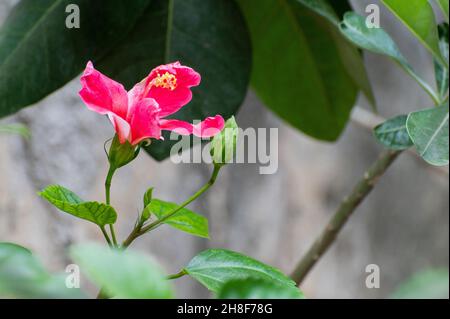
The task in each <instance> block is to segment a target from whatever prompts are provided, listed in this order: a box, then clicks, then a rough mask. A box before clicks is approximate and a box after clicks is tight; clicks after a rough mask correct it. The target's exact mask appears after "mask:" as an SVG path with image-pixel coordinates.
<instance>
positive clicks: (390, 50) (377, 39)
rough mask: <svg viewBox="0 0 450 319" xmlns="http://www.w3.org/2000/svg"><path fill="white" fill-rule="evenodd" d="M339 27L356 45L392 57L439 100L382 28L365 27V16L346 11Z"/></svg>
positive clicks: (434, 98)
mask: <svg viewBox="0 0 450 319" xmlns="http://www.w3.org/2000/svg"><path fill="white" fill-rule="evenodd" d="M339 27H340V30H341V32H342V34H344V35H345V36H346V37H347V38H348V39H349V40H350V41H351V42H353V43H354V44H356V45H357V46H359V47H361V48H363V49H366V50H369V51H371V52H374V53H378V54H384V55H386V56H388V57H390V58H392V59H393V60H394V61H395V62H397V63H398V64H399V65H400V66H401V67H402V68H403V70H405V72H406V73H408V74H409V75H410V76H411V77H412V78H413V79H414V80H416V81H417V83H418V84H419V85H420V86H421V87H422V88H423V89H424V90H425V91H426V92H427V93H428V94H429V95H430V96H431V97H432V98H433V100H435V101H438V100H439V98H438V97H437V96H436V94H435V93H434V91H433V90H432V89H431V88H430V86H429V85H428V84H427V83H426V82H425V81H423V80H422V79H421V78H420V77H419V76H418V75H417V74H416V73H415V71H414V70H413V69H412V67H411V66H410V65H409V63H408V61H407V60H406V59H405V57H404V56H403V55H402V54H401V52H400V50H399V49H398V47H397V45H396V44H395V42H394V41H393V40H392V38H391V37H390V36H389V34H387V33H386V32H385V31H384V30H383V29H382V28H369V27H367V25H366V21H365V18H364V17H362V16H360V15H358V14H356V13H354V12H347V13H346V14H345V15H344V20H343V21H342V22H341V24H340V26H339Z"/></svg>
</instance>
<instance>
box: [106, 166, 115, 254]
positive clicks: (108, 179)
mask: <svg viewBox="0 0 450 319" xmlns="http://www.w3.org/2000/svg"><path fill="white" fill-rule="evenodd" d="M115 171H116V169H115V168H113V167H112V166H110V167H109V170H108V175H107V176H106V180H105V197H106V205H110V204H111V181H112V178H113V176H114V173H115ZM109 230H110V232H111V237H112V242H113V244H114V246H115V247H117V239H116V232H115V231H114V225H113V224H109Z"/></svg>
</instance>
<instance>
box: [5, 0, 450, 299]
mask: <svg viewBox="0 0 450 319" xmlns="http://www.w3.org/2000/svg"><path fill="white" fill-rule="evenodd" d="M16 2H17V1H16V0H2V1H0V23H1V22H2V21H3V20H4V18H5V17H6V15H7V13H8V11H9V9H10V8H11V7H12V5H14V3H16ZM372 2H375V3H377V2H376V1H372ZM368 3H369V1H353V4H354V6H355V8H356V9H357V10H359V11H361V12H363V9H364V7H365V5H366V4H368ZM380 7H381V6H380ZM381 20H382V26H383V27H384V28H385V29H387V30H388V31H389V33H390V34H391V35H392V36H393V37H394V38H395V39H396V40H397V41H398V42H399V46H400V48H401V50H402V52H403V53H404V54H405V55H406V57H407V58H408V59H409V60H410V62H411V63H412V64H413V65H414V67H415V68H416V69H417V71H418V72H419V74H421V75H423V77H424V78H425V79H427V80H428V81H430V82H431V83H432V81H433V74H432V61H431V59H430V56H429V55H428V53H427V52H426V51H425V49H423V48H422V47H421V46H420V45H418V43H417V42H416V40H415V39H414V38H413V37H412V36H411V35H410V34H409V33H408V31H407V30H406V29H405V28H404V27H403V26H401V25H400V24H398V23H397V22H396V21H395V20H394V18H393V17H392V15H391V14H390V13H388V12H386V11H385V10H383V8H382V15H381ZM366 64H367V68H368V71H369V76H370V79H371V81H372V83H373V87H374V91H375V95H376V97H377V100H378V105H379V110H380V113H381V114H382V115H383V116H384V117H390V116H393V115H396V114H399V113H406V112H409V111H412V110H416V109H419V108H422V107H425V106H428V105H429V104H430V101H429V100H428V97H427V96H426V95H425V94H424V93H422V91H421V90H420V89H419V87H418V86H417V85H416V84H415V82H413V81H412V80H410V78H409V77H408V76H407V75H405V74H404V73H403V72H402V71H401V70H400V69H399V68H397V67H396V66H395V65H394V63H392V62H390V61H388V60H387V59H385V58H384V57H381V56H376V55H372V54H366ZM78 83H79V82H78V79H76V80H74V81H72V82H70V83H69V84H68V85H66V86H65V87H64V88H62V89H61V90H59V91H58V92H56V93H54V94H52V95H50V96H49V97H47V98H46V99H44V100H42V101H41V102H39V103H37V104H36V105H34V106H33V107H30V108H27V109H24V110H23V111H21V112H19V113H17V114H16V115H14V116H11V117H9V118H6V119H3V120H2V121H1V122H2V123H7V122H22V123H24V124H26V125H28V127H29V128H30V130H31V132H32V138H31V140H29V141H24V140H23V139H22V138H20V137H17V136H11V135H0V240H1V241H12V242H17V243H20V244H22V245H25V246H27V247H30V248H31V249H32V250H33V251H34V252H35V254H36V255H38V256H39V257H40V258H41V259H42V260H43V262H44V263H45V265H46V266H47V267H49V268H50V269H51V270H54V271H62V270H63V269H64V268H65V265H67V264H68V263H70V260H69V259H68V258H67V257H66V254H65V252H66V249H67V247H68V246H70V245H71V244H73V243H78V242H85V241H100V242H102V241H103V238H102V237H101V234H99V232H98V231H97V228H96V227H95V226H93V225H90V224H89V223H86V222H83V221H79V220H76V219H75V218H72V217H71V216H69V215H66V214H63V213H60V212H59V211H57V210H56V209H54V208H52V207H51V206H49V205H47V204H46V203H45V202H44V201H43V200H42V199H40V198H39V197H38V196H37V195H36V191H37V190H40V189H42V188H43V187H45V186H46V185H48V184H52V183H58V184H61V185H64V186H66V187H68V188H70V189H72V190H74V191H75V192H76V193H78V194H79V195H80V196H82V197H84V198H87V199H92V200H102V199H103V196H104V195H103V180H104V176H105V174H106V169H107V167H106V159H105V156H104V153H103V148H102V147H103V143H104V141H105V140H106V139H108V138H110V137H111V134H112V130H111V128H110V125H109V123H107V121H106V120H105V119H103V118H102V117H99V116H98V115H96V114H94V113H92V112H89V111H87V110H86V108H85V107H84V106H83V105H82V103H81V101H80V100H79V98H78V96H77V92H78V90H79V84H78ZM359 104H360V105H365V101H364V100H363V99H361V100H360V101H359ZM237 119H238V122H239V124H240V125H241V126H242V127H244V128H245V127H249V126H252V127H278V128H279V138H280V144H279V169H278V172H277V173H276V174H274V175H259V174H258V167H257V166H256V165H253V164H239V165H233V166H228V167H226V168H225V169H223V171H222V172H221V175H220V177H219V179H218V182H217V184H216V185H215V186H214V188H212V189H211V191H209V192H208V193H207V194H206V195H205V196H203V197H202V198H201V199H200V200H198V201H197V202H195V203H194V204H193V205H191V206H190V207H191V208H192V209H193V210H195V211H198V212H201V213H203V214H205V215H206V216H207V217H208V218H209V220H210V228H211V229H210V233H211V239H210V240H204V239H198V238H194V237H192V236H189V235H187V234H184V233H181V232H179V231H176V230H174V229H171V228H169V227H161V228H159V229H158V230H157V231H155V232H153V233H152V234H151V235H148V236H146V237H143V238H141V239H140V240H138V241H137V242H136V244H135V245H134V246H133V248H135V249H138V250H141V251H144V252H147V253H151V254H153V255H155V256H156V257H157V259H158V260H159V261H160V262H161V263H162V264H163V265H164V266H165V267H166V269H168V271H169V272H175V271H178V270H179V268H181V267H182V266H183V265H185V264H186V263H187V262H188V261H189V260H190V258H191V257H192V256H193V255H195V254H196V253H198V252H199V251H201V250H203V249H205V248H208V247H223V248H228V249H232V250H236V251H240V252H242V253H245V254H248V255H251V256H253V257H255V258H257V259H260V260H262V261H264V262H266V263H269V264H272V265H274V266H277V267H279V268H281V269H282V270H283V271H285V272H286V273H289V272H290V271H291V270H292V269H293V267H294V265H295V263H296V261H298V259H299V258H300V257H301V256H302V255H303V253H304V252H305V251H306V249H307V248H308V247H309V245H310V244H311V243H312V241H313V240H314V238H315V237H316V236H317V234H318V233H319V232H320V230H321V229H322V227H323V226H324V225H325V223H326V221H327V220H328V218H329V217H330V216H331V214H332V212H333V211H334V209H335V208H336V207H337V205H338V203H339V201H340V200H341V199H342V198H343V197H344V196H345V195H346V194H347V193H348V192H349V191H350V190H351V188H352V187H353V185H354V183H355V182H356V181H357V180H358V178H359V177H360V176H361V175H362V173H363V171H364V169H365V168H366V167H367V166H369V165H370V163H371V162H372V161H374V160H375V158H376V157H377V154H378V153H379V152H380V150H381V147H380V146H378V145H377V143H376V142H375V141H374V139H373V138H372V136H371V133H370V132H369V131H367V130H364V129H361V128H360V127H358V126H356V125H354V124H353V123H350V124H349V125H348V127H347V129H346V130H345V132H344V134H343V135H342V137H341V138H340V139H339V141H338V142H337V143H335V144H328V143H323V142H319V141H316V140H313V139H311V138H309V137H307V136H305V135H303V134H301V133H299V132H297V131H296V130H294V129H292V128H290V127H288V126H287V125H285V124H283V123H282V122H281V121H280V120H279V119H277V118H276V117H275V116H274V115H273V114H272V113H270V112H269V111H267V109H265V108H264V107H263V106H262V105H261V103H260V102H259V101H258V99H257V97H256V96H255V95H254V94H253V93H252V92H249V93H248V96H247V98H246V100H245V103H244V105H243V106H242V109H241V111H240V113H239V115H238V117H237ZM209 169H210V167H208V166H207V165H201V164H196V165H194V164H189V165H186V164H180V165H175V164H173V163H171V162H170V161H164V162H162V163H158V162H156V161H154V160H153V159H152V158H150V157H148V156H145V155H141V156H139V158H138V159H137V160H136V161H135V162H133V164H132V165H129V166H127V167H125V168H123V169H121V170H120V171H119V172H118V173H117V175H116V176H115V180H114V182H113V188H112V198H113V205H114V206H115V207H116V208H117V209H118V211H119V212H120V216H119V219H118V225H119V228H118V236H119V237H120V238H123V237H124V236H126V235H127V234H128V232H129V231H130V230H131V228H132V226H133V223H134V220H135V216H136V214H137V212H138V209H139V208H140V205H141V198H142V194H143V193H144V191H145V190H146V189H147V188H148V187H150V186H154V187H156V190H155V195H156V196H157V197H159V198H162V199H167V200H171V201H182V200H183V199H185V198H187V197H188V196H189V195H190V194H191V193H193V192H194V191H195V190H196V189H197V188H198V187H199V186H200V185H202V183H204V182H205V181H206V180H207V179H208V178H209ZM448 193H449V189H448V175H438V174H435V173H434V172H432V171H431V170H430V169H429V168H427V166H426V165H424V164H423V163H422V162H420V161H419V160H417V159H416V158H414V157H413V156H410V155H408V154H403V155H402V156H401V158H400V159H399V160H398V161H397V162H396V163H394V165H393V166H392V167H391V168H390V169H389V171H388V173H387V174H386V175H385V176H384V177H383V178H382V180H381V181H380V182H379V185H378V186H377V187H376V189H375V190H374V191H373V193H372V194H371V195H370V196H369V197H368V198H367V199H366V201H365V202H364V203H363V204H362V205H361V207H360V208H359V209H358V211H357V212H356V214H355V215H354V216H353V217H352V218H351V220H350V221H349V223H348V224H347V225H346V227H345V229H344V230H343V232H342V233H341V235H340V236H339V238H338V240H337V242H336V244H335V245H334V246H333V247H332V248H331V249H330V250H329V252H328V253H327V254H326V256H325V257H324V258H323V259H322V260H321V261H320V262H319V264H318V265H317V266H316V267H315V268H314V270H313V271H312V272H311V273H310V275H309V277H308V278H307V279H306V281H305V283H304V286H303V289H304V291H305V292H306V294H307V295H308V296H309V297H310V298H333V297H337V298H379V297H387V296H388V294H389V292H391V291H392V290H393V289H394V288H395V287H396V286H397V285H398V284H399V283H400V282H402V281H404V280H405V279H407V278H408V277H409V276H410V275H411V274H413V273H414V272H416V271H419V270H422V269H426V268H428V267H436V266H446V267H448V263H449V215H448V210H449V202H448ZM371 263H375V264H378V265H379V266H380V268H381V288H380V289H367V288H366V287H365V276H366V273H365V267H366V265H367V264H371ZM82 284H85V285H86V286H89V284H88V283H86V281H85V280H83V281H82ZM176 287H177V291H178V296H179V297H188V296H189V297H206V296H208V294H207V293H206V292H205V290H204V289H202V288H201V287H200V286H199V285H198V284H196V283H194V282H193V281H192V280H190V279H189V278H181V279H179V280H178V281H176ZM91 288H92V287H91ZM91 291H92V289H91Z"/></svg>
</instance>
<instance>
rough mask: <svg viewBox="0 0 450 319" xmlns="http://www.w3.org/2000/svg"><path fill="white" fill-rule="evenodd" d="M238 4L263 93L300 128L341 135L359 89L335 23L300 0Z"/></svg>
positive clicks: (255, 79)
mask: <svg viewBox="0 0 450 319" xmlns="http://www.w3.org/2000/svg"><path fill="white" fill-rule="evenodd" d="M239 4H240V5H241V8H242V11H243V12H244V15H245V16H246V18H247V23H248V25H249V28H250V33H251V37H252V44H253V69H252V85H253V87H254V89H255V90H256V93H257V94H258V96H259V97H260V98H261V100H262V101H263V102H264V103H265V105H266V106H267V107H268V108H270V109H271V110H272V111H274V112H275V113H276V114H277V115H278V116H280V117H281V118H282V119H284V120H285V121H286V122H288V123H289V124H291V125H292V126H294V127H295V128H297V129H299V130H301V131H303V132H304V133H306V134H309V135H311V136H313V137H315V138H318V139H323V140H328V141H333V140H336V139H337V138H338V136H339V135H340V133H341V132H342V130H343V129H344V127H345V125H346V123H347V121H348V118H349V115H350V110H351V109H352V107H353V104H354V102H355V99H356V95H357V91H358V90H357V87H356V85H355V83H354V81H353V79H352V77H351V75H350V74H349V72H348V69H347V68H346V66H345V63H344V62H343V61H342V60H341V59H340V48H339V46H340V45H341V44H340V42H339V43H337V42H336V41H337V40H336V39H337V38H336V36H339V37H340V35H339V34H338V32H337V30H335V29H336V28H335V26H334V25H333V24H331V23H330V22H329V21H327V20H326V19H324V18H323V17H322V16H319V15H317V14H315V13H313V12H312V11H311V10H309V9H308V8H306V7H304V6H303V5H301V4H300V2H298V1H288V0H280V1H272V0H240V1H239ZM334 32H336V35H335V34H334ZM340 38H341V37H340ZM341 41H344V40H343V39H342V40H341ZM342 43H345V42H342ZM324 48H326V49H324ZM358 58H360V57H358Z"/></svg>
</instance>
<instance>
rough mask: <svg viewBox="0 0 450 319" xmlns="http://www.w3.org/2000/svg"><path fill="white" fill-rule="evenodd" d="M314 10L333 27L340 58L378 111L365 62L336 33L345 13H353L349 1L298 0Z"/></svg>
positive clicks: (332, 31) (352, 47)
mask: <svg viewBox="0 0 450 319" xmlns="http://www.w3.org/2000/svg"><path fill="white" fill-rule="evenodd" d="M296 1H298V2H300V3H301V4H303V5H304V6H306V7H307V8H309V9H310V10H313V11H314V12H316V13H317V14H318V15H320V16H322V17H324V18H325V19H327V20H328V21H329V22H330V23H331V24H332V26H329V32H330V34H331V36H332V37H333V39H334V41H335V43H336V46H337V49H338V51H339V57H340V58H341V60H342V63H343V64H344V67H345V68H346V70H347V72H348V74H349V75H350V76H351V78H352V79H353V81H354V82H355V84H356V85H357V86H359V88H360V89H361V91H362V92H363V93H364V95H365V96H366V97H367V99H368V100H369V102H370V103H371V106H372V108H373V110H374V111H376V105H375V104H376V102H375V97H374V96H373V92H372V87H371V85H370V82H369V78H368V76H367V73H366V69H365V66H364V62H363V60H362V57H361V54H360V52H358V50H356V49H355V47H354V46H353V45H349V43H348V41H347V40H346V39H343V37H342V35H341V34H340V33H339V32H336V31H335V27H339V23H340V21H341V17H342V16H343V15H344V13H345V12H347V11H351V7H350V4H349V3H348V1H345V0H340V1H331V3H330V1H328V0H296Z"/></svg>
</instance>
